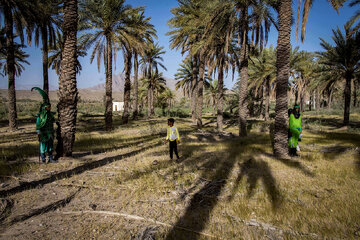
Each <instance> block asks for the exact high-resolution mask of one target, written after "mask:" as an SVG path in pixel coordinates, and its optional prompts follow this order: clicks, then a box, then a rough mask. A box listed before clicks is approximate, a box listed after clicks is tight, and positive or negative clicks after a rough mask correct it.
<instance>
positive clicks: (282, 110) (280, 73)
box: [274, 0, 292, 158]
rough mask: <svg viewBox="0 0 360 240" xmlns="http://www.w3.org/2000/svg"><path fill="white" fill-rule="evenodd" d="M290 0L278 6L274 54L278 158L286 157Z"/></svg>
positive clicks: (275, 142)
mask: <svg viewBox="0 0 360 240" xmlns="http://www.w3.org/2000/svg"><path fill="white" fill-rule="evenodd" d="M291 3H292V1H291V0H283V1H280V6H279V35H278V42H277V46H278V49H277V55H276V68H277V74H276V75H277V76H276V106H275V129H274V130H275V131H274V154H275V156H276V157H278V158H288V157H289V155H288V147H287V135H288V121H287V108H288V94H287V90H288V79H289V67H290V61H289V60H290V59H289V56H290V35H291V13H292V9H291Z"/></svg>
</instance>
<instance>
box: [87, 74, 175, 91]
mask: <svg viewBox="0 0 360 240" xmlns="http://www.w3.org/2000/svg"><path fill="white" fill-rule="evenodd" d="M139 78H140V77H139ZM165 80H166V86H167V87H168V88H170V89H171V90H175V84H176V80H174V79H171V78H167V77H165ZM112 81H113V86H112V88H113V92H124V83H125V74H123V73H119V74H116V75H113V79H112ZM133 81H134V77H133V76H131V82H133ZM86 89H87V90H95V91H105V83H100V84H98V85H95V86H93V87H90V88H86Z"/></svg>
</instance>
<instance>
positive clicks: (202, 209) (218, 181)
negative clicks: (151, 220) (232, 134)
mask: <svg viewBox="0 0 360 240" xmlns="http://www.w3.org/2000/svg"><path fill="white" fill-rule="evenodd" d="M252 143H253V141H249V138H248V139H247V140H245V141H243V140H242V139H236V140H235V141H228V142H227V144H226V149H225V151H224V152H217V153H215V152H214V154H221V156H223V157H220V158H219V157H215V158H211V159H209V160H206V161H205V162H204V165H206V166H207V167H212V169H213V171H204V172H202V174H201V178H205V179H208V182H207V183H206V184H205V185H204V186H203V187H201V189H200V190H199V191H197V192H196V193H195V194H194V195H193V197H192V198H191V200H190V203H189V205H188V206H187V208H186V210H185V213H184V214H183V215H182V217H180V219H178V221H177V222H176V224H175V226H176V227H173V228H172V229H171V230H170V231H169V232H168V234H167V236H166V239H167V240H170V239H187V240H193V239H194V240H195V239H198V238H199V237H200V235H199V234H196V233H189V232H184V231H181V230H179V228H188V229H191V230H193V231H194V232H198V233H200V232H202V230H203V229H204V228H205V227H206V225H207V223H208V221H209V219H210V216H211V212H212V211H213V209H214V208H215V206H216V205H217V202H218V200H219V197H220V194H221V192H222V191H223V189H224V187H225V185H226V182H227V179H228V178H229V177H230V174H231V172H232V169H233V168H234V166H235V165H236V162H238V161H241V160H242V159H241V158H242V157H243V155H244V154H245V150H246V149H247V147H249V145H250V144H252ZM216 156H217V155H216ZM258 168H260V169H261V173H257V169H258ZM244 176H247V177H248V182H249V184H250V188H249V196H251V195H252V192H253V189H254V188H255V186H256V183H257V181H258V180H259V179H262V180H263V182H264V184H265V187H266V190H267V192H268V194H269V196H270V199H271V201H272V204H273V206H274V208H277V207H278V206H279V205H280V203H281V201H280V199H281V197H280V191H279V190H278V189H277V187H276V181H275V178H274V177H273V175H272V173H271V170H270V168H269V167H268V165H267V163H265V162H263V161H258V162H252V161H246V162H245V163H243V164H242V165H241V171H240V174H239V176H238V180H237V184H238V182H239V181H240V180H241V179H242V178H243V177H244ZM233 194H234V193H233Z"/></svg>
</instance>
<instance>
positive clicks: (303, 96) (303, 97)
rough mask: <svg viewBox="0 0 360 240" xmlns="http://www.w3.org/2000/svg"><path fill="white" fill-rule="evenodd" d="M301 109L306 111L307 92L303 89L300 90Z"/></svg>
mask: <svg viewBox="0 0 360 240" xmlns="http://www.w3.org/2000/svg"><path fill="white" fill-rule="evenodd" d="M300 111H302V112H305V93H304V91H303V90H302V91H301V92H300Z"/></svg>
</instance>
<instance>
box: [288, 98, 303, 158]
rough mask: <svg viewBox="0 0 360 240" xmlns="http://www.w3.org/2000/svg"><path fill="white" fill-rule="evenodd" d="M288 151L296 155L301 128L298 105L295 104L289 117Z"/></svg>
mask: <svg viewBox="0 0 360 240" xmlns="http://www.w3.org/2000/svg"><path fill="white" fill-rule="evenodd" d="M289 131H290V134H291V136H290V137H289V153H290V155H291V156H297V153H296V151H297V148H298V141H299V140H300V141H301V137H302V128H301V114H300V107H299V105H295V106H294V109H293V111H292V112H291V114H290V118H289Z"/></svg>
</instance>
